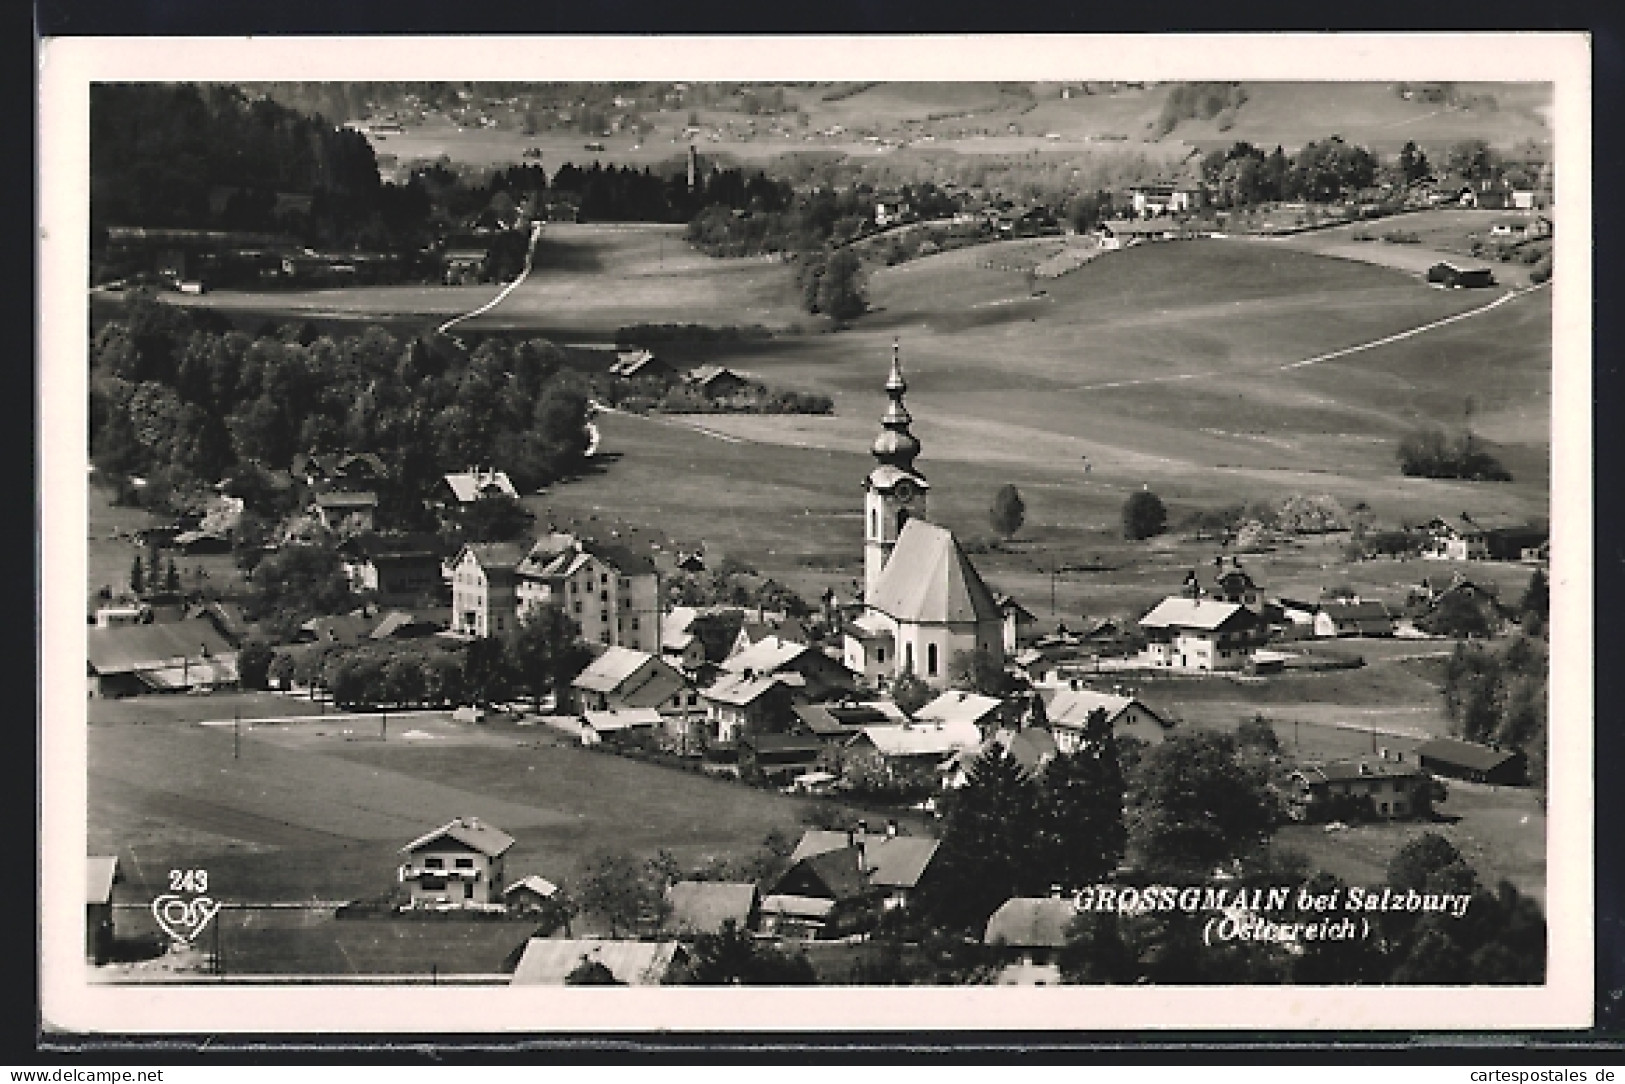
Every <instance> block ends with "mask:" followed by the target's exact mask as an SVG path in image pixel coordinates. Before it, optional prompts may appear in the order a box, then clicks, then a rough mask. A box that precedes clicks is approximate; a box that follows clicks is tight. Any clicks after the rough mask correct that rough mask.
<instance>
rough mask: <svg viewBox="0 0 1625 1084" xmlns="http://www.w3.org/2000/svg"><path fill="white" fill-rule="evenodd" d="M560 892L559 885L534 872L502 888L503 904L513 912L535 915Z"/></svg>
mask: <svg viewBox="0 0 1625 1084" xmlns="http://www.w3.org/2000/svg"><path fill="white" fill-rule="evenodd" d="M558 894H559V886H558V885H556V884H554V883H553V882H552V881H549V880H547V879H546V878H545V877H538V876H537V875H536V874H534V873H533V874H531V875H530V876H529V877H521V878H520V879H519V880H517V881H515V882H514V883H513V884H511V885H509V886H508V887H507V888H504V889H503V890H502V905H503V906H504V907H506V908H507V909H508V910H509V912H511V913H513V914H518V915H533V914H536V913H537V912H539V911H542V910H545V909H546V907H547V905H548V904H549V903H551V902H552V901H553V898H554V897H555V896H557V895H558Z"/></svg>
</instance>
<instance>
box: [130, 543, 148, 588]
mask: <svg viewBox="0 0 1625 1084" xmlns="http://www.w3.org/2000/svg"><path fill="white" fill-rule="evenodd" d="M146 586H147V577H146V569H145V567H144V566H143V565H142V563H141V554H140V553H137V554H136V555H135V556H134V557H133V558H131V560H130V590H131V591H133V592H134V593H135V594H137V595H139V594H141V592H142V591H143V590H145V589H146Z"/></svg>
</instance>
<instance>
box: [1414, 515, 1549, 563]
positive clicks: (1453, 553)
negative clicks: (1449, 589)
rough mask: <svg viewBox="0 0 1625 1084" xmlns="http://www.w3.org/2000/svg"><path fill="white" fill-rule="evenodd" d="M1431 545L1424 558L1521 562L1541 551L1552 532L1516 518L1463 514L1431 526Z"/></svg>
mask: <svg viewBox="0 0 1625 1084" xmlns="http://www.w3.org/2000/svg"><path fill="white" fill-rule="evenodd" d="M1427 531H1428V534H1429V538H1430V541H1429V543H1428V546H1427V548H1426V549H1424V550H1423V551H1422V556H1423V557H1425V558H1429V559H1432V560H1450V561H1518V560H1524V559H1526V556H1527V555H1528V554H1529V553H1530V552H1531V551H1538V550H1539V549H1540V547H1541V546H1543V545H1545V544H1546V542H1547V540H1548V539H1549V538H1550V536H1551V532H1550V529H1549V528H1547V527H1543V526H1541V525H1539V524H1533V523H1530V522H1529V521H1528V520H1524V519H1519V518H1518V517H1516V516H1503V515H1492V514H1486V513H1481V514H1479V515H1472V514H1469V513H1467V512H1463V513H1461V515H1460V516H1458V517H1456V518H1455V519H1445V518H1443V517H1439V516H1436V517H1434V518H1433V519H1432V520H1430V521H1429V522H1428V525H1427Z"/></svg>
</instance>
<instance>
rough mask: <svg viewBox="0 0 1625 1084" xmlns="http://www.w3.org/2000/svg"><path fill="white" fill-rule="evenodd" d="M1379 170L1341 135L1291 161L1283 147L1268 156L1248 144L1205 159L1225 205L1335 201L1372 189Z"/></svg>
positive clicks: (1216, 195) (1207, 175) (1217, 198)
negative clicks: (1281, 201) (1292, 201)
mask: <svg viewBox="0 0 1625 1084" xmlns="http://www.w3.org/2000/svg"><path fill="white" fill-rule="evenodd" d="M1411 149H1412V150H1413V151H1414V150H1415V148H1414V146H1412V147H1411ZM1412 168H1413V169H1414V168H1415V164H1414V162H1413V164H1412ZM1422 168H1423V170H1424V171H1425V169H1426V165H1425V162H1424V163H1423V165H1422ZM1377 170H1378V162H1377V159H1376V156H1374V155H1373V154H1372V153H1371V152H1370V151H1368V150H1366V149H1365V148H1364V147H1360V146H1356V145H1354V144H1352V143H1346V142H1344V141H1343V140H1342V139H1341V138H1340V137H1338V136H1332V137H1331V138H1329V139H1325V140H1321V141H1319V142H1314V141H1310V142H1308V143H1306V144H1304V146H1303V148H1302V149H1301V150H1299V151H1298V153H1297V154H1295V155H1292V156H1290V157H1289V156H1288V155H1287V154H1286V152H1285V151H1284V150H1282V148H1280V147H1276V148H1275V150H1273V151H1268V152H1266V151H1265V150H1264V149H1263V148H1262V147H1256V146H1254V145H1253V144H1251V143H1248V142H1245V141H1242V142H1237V143H1235V144H1232V145H1231V146H1230V147H1228V148H1226V149H1221V150H1215V151H1212V152H1210V153H1209V154H1208V155H1207V156H1205V157H1204V158H1203V159H1202V177H1203V179H1204V180H1205V181H1206V182H1207V184H1208V187H1209V189H1210V191H1211V192H1212V194H1213V200H1214V202H1215V203H1216V204H1217V205H1218V206H1220V207H1246V206H1250V205H1252V204H1258V203H1273V202H1276V201H1279V200H1306V201H1309V202H1312V203H1331V202H1334V201H1336V200H1339V199H1342V198H1345V197H1347V196H1349V195H1352V194H1353V193H1354V192H1357V191H1359V190H1360V189H1362V188H1367V187H1369V186H1370V185H1371V184H1372V182H1373V181H1375V180H1376V177H1377Z"/></svg>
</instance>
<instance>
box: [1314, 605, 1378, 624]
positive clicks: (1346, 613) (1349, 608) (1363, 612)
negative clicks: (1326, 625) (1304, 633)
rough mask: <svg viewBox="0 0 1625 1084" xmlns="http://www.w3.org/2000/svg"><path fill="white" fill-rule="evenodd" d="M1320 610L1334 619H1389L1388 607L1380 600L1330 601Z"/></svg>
mask: <svg viewBox="0 0 1625 1084" xmlns="http://www.w3.org/2000/svg"><path fill="white" fill-rule="evenodd" d="M1320 611H1321V612H1322V613H1324V614H1325V615H1326V616H1328V617H1330V618H1331V619H1332V620H1333V621H1387V620H1388V618H1389V614H1388V607H1386V606H1384V605H1383V604H1382V603H1380V602H1375V601H1372V602H1328V603H1325V604H1324V605H1322V606H1321V608H1320Z"/></svg>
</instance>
